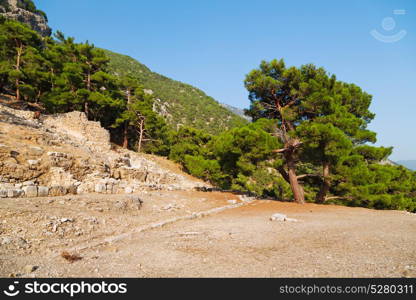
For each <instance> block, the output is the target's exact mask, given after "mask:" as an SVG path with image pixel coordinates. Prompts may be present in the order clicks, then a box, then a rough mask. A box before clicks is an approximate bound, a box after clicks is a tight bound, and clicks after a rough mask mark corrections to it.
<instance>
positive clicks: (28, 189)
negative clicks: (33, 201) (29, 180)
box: [23, 185, 38, 198]
mask: <svg viewBox="0 0 416 300" xmlns="http://www.w3.org/2000/svg"><path fill="white" fill-rule="evenodd" d="M23 191H24V192H25V196H26V197H28V198H32V197H37V196H38V188H37V186H35V185H29V186H24V187H23Z"/></svg>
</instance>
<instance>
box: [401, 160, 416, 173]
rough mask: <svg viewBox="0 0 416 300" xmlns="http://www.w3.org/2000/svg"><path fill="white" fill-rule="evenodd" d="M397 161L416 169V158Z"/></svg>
mask: <svg viewBox="0 0 416 300" xmlns="http://www.w3.org/2000/svg"><path fill="white" fill-rule="evenodd" d="M397 163H398V164H399V165H402V166H404V167H406V168H408V169H410V170H413V171H416V160H399V161H397Z"/></svg>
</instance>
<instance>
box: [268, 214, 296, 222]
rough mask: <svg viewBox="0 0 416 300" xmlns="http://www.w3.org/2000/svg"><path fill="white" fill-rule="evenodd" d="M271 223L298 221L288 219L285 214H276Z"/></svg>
mask: <svg viewBox="0 0 416 300" xmlns="http://www.w3.org/2000/svg"><path fill="white" fill-rule="evenodd" d="M270 221H288V222H297V220H296V219H292V218H288V217H287V216H286V215H284V214H279V213H275V214H273V215H272V216H271V217H270Z"/></svg>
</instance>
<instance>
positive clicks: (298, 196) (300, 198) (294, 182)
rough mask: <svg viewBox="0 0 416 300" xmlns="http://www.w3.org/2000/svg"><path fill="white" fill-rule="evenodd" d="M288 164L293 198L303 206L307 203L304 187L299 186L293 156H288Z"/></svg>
mask: <svg viewBox="0 0 416 300" xmlns="http://www.w3.org/2000/svg"><path fill="white" fill-rule="evenodd" d="M286 164H287V168H288V176H289V183H290V188H291V189H292V193H293V198H294V200H295V202H297V203H300V204H303V203H305V195H304V192H303V188H302V186H301V185H300V184H299V181H298V177H297V176H296V168H295V162H294V159H293V157H292V155H291V154H289V155H286Z"/></svg>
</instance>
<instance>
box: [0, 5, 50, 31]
mask: <svg viewBox="0 0 416 300" xmlns="http://www.w3.org/2000/svg"><path fill="white" fill-rule="evenodd" d="M19 6H20V5H19V0H2V1H0V15H2V16H4V17H6V18H8V19H13V20H16V21H19V22H22V23H24V24H27V25H29V26H30V27H31V28H32V29H33V30H35V31H37V32H39V33H40V34H41V35H42V36H50V35H51V32H52V30H51V28H50V27H49V26H48V21H47V18H46V15H44V14H42V13H41V12H40V11H36V10H35V11H29V10H26V9H24V8H21V7H19Z"/></svg>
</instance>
